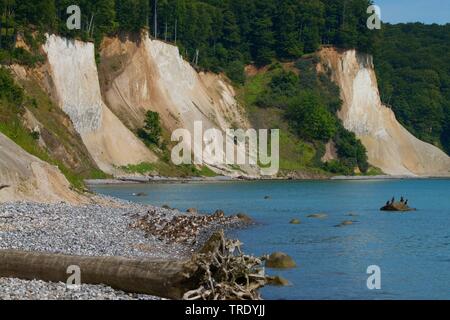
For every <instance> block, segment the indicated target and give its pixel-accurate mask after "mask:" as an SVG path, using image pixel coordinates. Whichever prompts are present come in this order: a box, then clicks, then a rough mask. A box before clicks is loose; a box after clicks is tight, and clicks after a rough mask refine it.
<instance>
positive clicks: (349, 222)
mask: <svg viewBox="0 0 450 320" xmlns="http://www.w3.org/2000/svg"><path fill="white" fill-rule="evenodd" d="M356 222H357V221H350V220H348V221H343V222H341V223H340V224H338V225H336V226H335V227H337V228H339V227H347V226H351V225H353V224H355V223H356Z"/></svg>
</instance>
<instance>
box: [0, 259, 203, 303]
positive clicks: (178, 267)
mask: <svg viewBox="0 0 450 320" xmlns="http://www.w3.org/2000/svg"><path fill="white" fill-rule="evenodd" d="M0 261H1V263H0V277H9V278H20V279H27V280H34V279H39V280H43V281H51V282H64V283H66V281H67V279H68V277H69V276H70V274H67V268H68V267H69V266H78V267H79V268H80V270H81V283H85V284H105V285H108V286H111V287H112V288H114V289H118V290H123V291H125V292H134V293H141V294H149V295H155V296H158V297H163V298H168V299H181V298H182V297H183V295H184V294H185V293H186V292H187V291H189V290H192V289H195V288H197V287H198V286H199V284H200V279H198V277H195V272H196V271H197V269H198V267H197V266H196V265H195V264H194V263H192V262H191V261H167V260H166V261H163V260H146V259H126V258H119V257H87V256H69V255H62V254H51V253H41V252H24V251H15V250H0Z"/></svg>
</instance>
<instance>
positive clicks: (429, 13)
mask: <svg viewBox="0 0 450 320" xmlns="http://www.w3.org/2000/svg"><path fill="white" fill-rule="evenodd" d="M374 2H375V4H376V5H378V6H379V7H380V9H381V20H382V21H383V22H389V23H401V22H405V23H406V22H423V23H426V24H431V23H438V24H445V23H450V0H374Z"/></svg>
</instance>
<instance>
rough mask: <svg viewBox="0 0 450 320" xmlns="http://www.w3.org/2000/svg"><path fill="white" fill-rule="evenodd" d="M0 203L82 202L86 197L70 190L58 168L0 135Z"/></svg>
mask: <svg viewBox="0 0 450 320" xmlns="http://www.w3.org/2000/svg"><path fill="white" fill-rule="evenodd" d="M0 184H1V185H9V186H10V187H8V188H5V189H3V190H0V202H5V201H33V202H44V203H56V202H61V201H65V202H69V203H73V204H78V203H84V202H86V201H87V198H85V197H84V196H82V195H80V194H78V193H76V192H74V191H71V190H70V183H69V182H68V181H67V179H66V178H65V177H64V175H63V174H62V173H61V172H60V171H59V170H58V168H56V167H54V166H52V165H50V164H48V163H46V162H44V161H41V160H39V159H38V158H36V157H34V156H32V155H30V154H29V153H27V152H25V150H23V149H22V148H20V147H19V146H18V145H16V144H15V143H14V142H13V141H12V140H10V139H9V138H7V137H6V136H5V135H3V134H1V133H0Z"/></svg>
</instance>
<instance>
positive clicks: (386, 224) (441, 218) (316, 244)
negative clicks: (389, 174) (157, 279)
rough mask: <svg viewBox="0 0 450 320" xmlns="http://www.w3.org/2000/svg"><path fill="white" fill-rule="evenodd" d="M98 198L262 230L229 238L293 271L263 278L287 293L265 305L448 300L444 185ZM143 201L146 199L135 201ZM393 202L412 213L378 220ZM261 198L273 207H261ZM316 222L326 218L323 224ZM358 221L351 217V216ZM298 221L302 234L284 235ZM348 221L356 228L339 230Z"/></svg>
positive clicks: (105, 190)
mask: <svg viewBox="0 0 450 320" xmlns="http://www.w3.org/2000/svg"><path fill="white" fill-rule="evenodd" d="M93 189H94V191H96V192H98V193H102V194H106V195H111V196H114V197H118V198H122V199H126V200H131V201H136V202H141V203H149V204H153V205H164V204H168V205H170V206H172V207H175V208H178V209H180V210H186V209H187V208H191V207H195V208H198V209H199V210H200V211H202V212H206V213H207V212H213V211H215V210H216V209H222V210H224V211H225V212H226V213H227V214H235V213H239V212H245V213H247V214H249V215H250V216H252V217H253V218H254V219H255V220H256V221H257V222H258V225H257V226H255V227H252V228H249V229H246V230H237V231H232V232H231V233H230V234H229V235H230V236H231V237H238V238H239V239H240V240H241V241H243V242H244V243H245V247H244V249H245V251H246V252H247V253H253V254H256V255H262V254H266V253H271V252H275V251H283V252H286V253H288V254H289V255H291V256H292V257H293V258H294V259H295V260H296V262H297V264H298V267H297V268H296V269H293V270H289V271H277V270H269V273H271V274H280V275H282V276H283V277H285V278H287V279H289V281H290V282H291V283H292V286H290V287H283V288H278V287H268V288H265V289H263V291H262V294H263V297H264V298H265V299H450V180H389V181H307V182H217V183H190V184H150V185H120V186H96V187H94V188H93ZM138 192H145V193H147V194H148V196H146V197H142V198H137V197H133V196H132V194H133V193H138ZM393 195H396V196H397V197H400V196H401V195H403V196H405V197H406V198H408V199H409V201H410V205H411V206H413V207H415V208H417V209H418V211H416V212H411V213H406V214H398V213H381V212H380V211H379V208H380V207H381V206H382V205H384V203H385V202H386V201H387V200H388V199H391V198H392V196H393ZM265 196H270V197H271V198H270V199H268V200H265V199H264V197H265ZM312 213H327V214H328V218H327V219H324V220H317V219H310V218H307V215H309V214H312ZM351 213H352V214H355V215H357V216H354V217H352V216H348V215H349V214H351ZM293 218H298V219H300V220H301V221H302V224H300V225H290V224H289V221H290V220H291V219H293ZM345 220H354V221H357V223H355V224H354V225H351V226H347V227H342V228H337V227H335V225H338V224H340V223H341V222H343V221H345ZM370 265H378V266H379V267H380V268H381V282H382V289H381V290H375V291H370V290H368V289H367V286H366V281H367V277H368V275H367V274H366V271H367V267H368V266H370Z"/></svg>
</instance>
